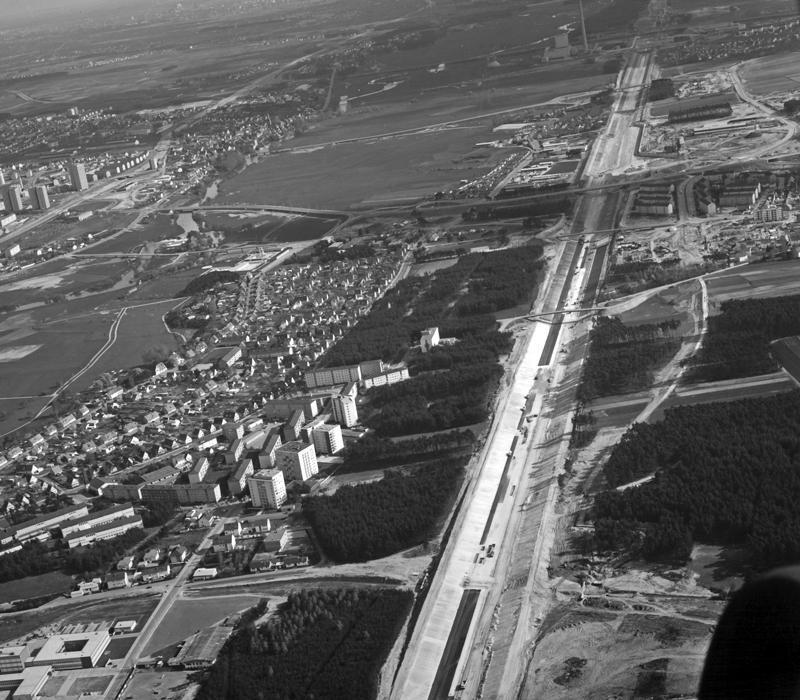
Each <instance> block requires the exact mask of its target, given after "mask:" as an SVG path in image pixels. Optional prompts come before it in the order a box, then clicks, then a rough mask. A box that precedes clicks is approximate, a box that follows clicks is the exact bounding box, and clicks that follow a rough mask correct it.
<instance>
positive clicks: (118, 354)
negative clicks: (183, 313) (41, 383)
mask: <svg viewBox="0 0 800 700" xmlns="http://www.w3.org/2000/svg"><path fill="white" fill-rule="evenodd" d="M180 303H181V302H180V301H175V300H172V299H171V300H168V301H164V302H156V303H152V304H144V305H142V306H136V307H128V308H127V309H126V310H125V313H124V314H123V316H122V319H121V320H120V322H119V325H118V327H117V329H116V333H114V335H113V344H111V345H110V346H109V348H108V349H107V350H106V352H105V353H104V354H103V356H102V357H101V358H100V359H99V360H98V361H97V363H96V364H95V365H93V366H92V368H91V370H89V371H88V372H86V374H84V375H83V376H82V377H81V378H80V379H79V380H78V381H76V382H75V383H74V384H73V385H72V387H71V388H72V389H73V390H75V391H81V390H83V389H85V388H88V386H89V385H90V384H91V383H92V382H93V381H94V380H95V379H97V377H98V376H100V375H101V374H103V373H104V372H111V371H113V370H115V369H128V368H130V367H135V366H136V365H140V364H142V353H143V352H144V351H145V350H147V349H148V348H150V347H152V346H153V345H166V346H167V347H168V348H170V349H173V350H174V349H177V346H178V344H177V341H176V339H175V336H173V334H172V333H170V332H169V331H168V330H167V327H166V326H165V325H164V322H163V321H162V317H163V316H164V314H165V313H167V312H168V311H170V310H171V309H173V308H175V306H177V305H178V304H180ZM68 323H69V322H64V324H63V325H66V324H68ZM60 325H62V324H60Z"/></svg>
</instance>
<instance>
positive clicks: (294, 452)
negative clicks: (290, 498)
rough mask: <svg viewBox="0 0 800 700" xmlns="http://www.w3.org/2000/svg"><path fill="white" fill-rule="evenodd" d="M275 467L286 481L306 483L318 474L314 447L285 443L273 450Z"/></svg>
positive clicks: (294, 442) (300, 443)
mask: <svg viewBox="0 0 800 700" xmlns="http://www.w3.org/2000/svg"><path fill="white" fill-rule="evenodd" d="M275 466H276V468H278V469H280V470H281V471H282V472H283V476H284V479H286V480H287V481H292V480H294V479H297V480H298V481H306V480H308V479H310V478H311V477H312V476H314V475H315V474H316V473H317V472H319V467H318V466H317V455H316V453H315V452H314V446H313V445H307V444H306V443H304V442H298V441H292V442H287V443H286V444H285V445H281V446H280V447H279V448H278V449H277V450H275Z"/></svg>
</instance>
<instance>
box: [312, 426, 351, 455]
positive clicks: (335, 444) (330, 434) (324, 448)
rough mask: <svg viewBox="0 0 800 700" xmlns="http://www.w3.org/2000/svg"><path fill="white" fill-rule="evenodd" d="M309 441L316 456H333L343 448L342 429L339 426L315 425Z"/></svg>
mask: <svg viewBox="0 0 800 700" xmlns="http://www.w3.org/2000/svg"><path fill="white" fill-rule="evenodd" d="M311 439H312V441H313V444H314V449H315V450H316V452H317V454H325V455H335V454H336V453H337V452H339V451H341V450H342V449H343V448H344V442H343V441H342V428H341V426H339V425H330V424H328V423H322V424H321V425H316V426H314V430H312V431H311Z"/></svg>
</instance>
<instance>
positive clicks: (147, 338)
mask: <svg viewBox="0 0 800 700" xmlns="http://www.w3.org/2000/svg"><path fill="white" fill-rule="evenodd" d="M87 301H90V300H87ZM177 303H179V302H176V301H174V300H170V301H166V302H161V303H156V304H146V305H143V306H140V307H138V308H131V309H128V310H127V311H126V312H125V314H124V315H123V317H122V321H121V322H120V324H119V327H118V328H116V331H115V330H114V329H113V328H112V324H114V322H115V320H116V319H117V315H118V312H117V311H97V312H93V311H89V312H88V313H84V314H80V315H71V316H66V317H61V318H57V319H55V320H50V321H47V322H42V314H41V312H47V311H50V309H49V307H43V308H41V309H37V310H36V311H37V312H40V313H38V314H35V315H34V314H33V313H19V314H12V315H11V316H8V317H6V318H5V319H4V321H3V322H2V324H0V333H2V334H1V335H0V351H3V352H6V351H8V350H10V349H13V348H15V347H18V346H25V347H26V349H28V350H30V351H29V352H27V351H26V352H25V353H24V354H23V353H17V354H16V355H14V356H13V357H12V356H11V355H8V357H10V358H12V359H10V360H9V361H7V362H0V386H3V388H4V396H5V397H6V399H5V400H2V401H0V411H2V412H3V413H5V416H3V418H2V420H0V434H4V433H6V432H8V431H10V430H14V429H15V428H17V427H18V426H19V422H20V420H22V419H24V418H26V417H27V418H31V417H33V415H35V413H36V412H37V411H38V410H39V409H40V408H41V407H42V406H43V405H44V404H45V403H46V401H47V399H38V398H36V397H37V395H39V394H52V393H53V392H54V391H55V390H56V388H57V387H58V386H59V383H60V382H65V381H67V380H68V379H69V378H71V377H73V376H74V375H75V374H77V373H78V372H80V371H82V370H83V369H84V368H85V367H86V365H87V364H88V363H89V362H90V361H92V360H93V359H94V358H95V357H96V355H97V353H98V352H99V351H100V350H101V349H102V348H104V347H106V346H107V347H106V351H105V352H104V353H103V355H102V356H100V357H99V358H97V361H96V363H95V364H94V365H93V366H92V367H91V368H90V369H89V370H88V371H87V372H86V373H85V374H83V375H82V376H81V377H80V379H79V380H77V381H76V382H75V383H73V384H71V385H70V389H72V390H80V389H84V388H86V387H87V386H88V385H89V384H91V382H92V381H94V379H96V378H97V376H99V374H100V373H102V372H108V371H111V370H113V369H120V368H129V367H133V366H135V365H139V364H141V363H142V353H143V352H144V351H145V350H146V349H147V348H149V347H151V346H153V345H159V344H166V345H168V346H169V347H173V348H174V347H176V341H175V339H174V337H173V336H172V334H171V333H169V332H168V331H167V329H166V327H165V326H164V324H163V322H162V320H161V317H162V316H163V315H164V314H165V313H166V312H167V311H168V310H169V309H171V308H173V307H174V306H175V305H176V304H177ZM3 331H5V332H4V333H3ZM110 331H111V337H110V336H109V332H110ZM110 341H113V342H110ZM14 397H18V398H14ZM19 397H21V398H19ZM28 397H30V398H28Z"/></svg>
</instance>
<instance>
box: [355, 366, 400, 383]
mask: <svg viewBox="0 0 800 700" xmlns="http://www.w3.org/2000/svg"><path fill="white" fill-rule="evenodd" d="M408 378H409V374H408V367H406V366H405V365H398V366H397V367H392V368H391V369H388V370H386V371H385V372H383V373H382V374H378V375H375V376H374V377H370V378H369V379H364V380H363V381H362V382H361V386H363V387H364V388H365V389H372V387H375V386H387V385H388V384H396V383H397V382H404V381H405V380H406V379H408Z"/></svg>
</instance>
